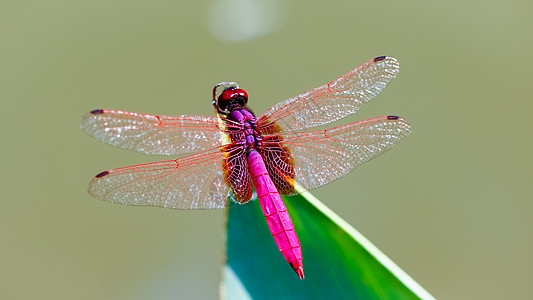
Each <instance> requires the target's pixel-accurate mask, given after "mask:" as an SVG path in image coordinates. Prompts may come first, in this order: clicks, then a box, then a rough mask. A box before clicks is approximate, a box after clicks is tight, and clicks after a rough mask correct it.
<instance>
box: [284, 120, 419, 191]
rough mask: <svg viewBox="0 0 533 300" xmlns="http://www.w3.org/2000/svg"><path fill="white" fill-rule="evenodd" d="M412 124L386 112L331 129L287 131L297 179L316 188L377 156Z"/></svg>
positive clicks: (403, 135)
mask: <svg viewBox="0 0 533 300" xmlns="http://www.w3.org/2000/svg"><path fill="white" fill-rule="evenodd" d="M409 132H410V126H409V124H407V122H405V121H404V120H403V119H402V118H399V117H396V116H385V117H379V118H374V119H369V120H365V121H361V122H355V123H351V124H347V125H344V126H339V127H335V128H331V129H328V130H317V131H308V132H294V133H293V132H290V133H287V134H284V139H283V145H284V146H285V147H286V148H288V149H290V153H291V155H292V159H293V165H294V170H295V180H296V182H297V183H298V184H300V185H302V186H303V187H304V188H306V189H315V188H318V187H320V186H322V185H324V184H327V183H329V182H331V181H333V180H335V179H338V178H340V177H342V176H344V175H345V174H347V173H348V172H350V171H352V170H353V169H354V168H355V167H357V166H359V165H360V164H362V163H364V162H366V161H368V160H370V159H372V158H374V157H377V156H379V155H381V154H383V153H384V152H386V151H387V150H389V149H391V148H392V147H393V146H394V145H396V144H398V142H400V140H402V139H403V138H404V137H406V136H407V135H408V134H409Z"/></svg>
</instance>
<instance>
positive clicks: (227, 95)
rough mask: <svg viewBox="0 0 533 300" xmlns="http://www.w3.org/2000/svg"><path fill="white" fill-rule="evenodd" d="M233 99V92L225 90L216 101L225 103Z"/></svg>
mask: <svg viewBox="0 0 533 300" xmlns="http://www.w3.org/2000/svg"><path fill="white" fill-rule="evenodd" d="M233 97H235V90H225V91H223V92H222V94H220V96H218V101H224V102H227V101H229V100H230V99H231V98H233Z"/></svg>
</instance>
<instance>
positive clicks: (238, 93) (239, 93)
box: [233, 89, 248, 100]
mask: <svg viewBox="0 0 533 300" xmlns="http://www.w3.org/2000/svg"><path fill="white" fill-rule="evenodd" d="M233 92H234V94H233V97H236V96H241V97H244V98H245V99H246V100H248V93H246V91H245V90H243V89H235V90H233Z"/></svg>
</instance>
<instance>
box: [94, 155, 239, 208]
mask: <svg viewBox="0 0 533 300" xmlns="http://www.w3.org/2000/svg"><path fill="white" fill-rule="evenodd" d="M223 163H224V153H223V152H221V151H220V149H212V150H210V151H204V152H201V153H198V154H194V155H189V156H186V157H183V158H180V159H175V160H169V161H161V162H154V163H147V164H141V165H135V166H129V167H123V168H118V169H112V170H109V171H105V172H102V173H100V174H98V175H96V177H94V178H93V179H92V181H91V183H90V184H89V194H90V195H91V196H93V197H95V198H98V199H101V200H105V201H109V202H113V203H119V204H125V205H147V206H159V207H165V208H172V209H214V208H221V207H224V206H225V204H226V199H227V198H228V195H229V193H230V188H229V187H228V186H227V185H226V183H225V181H224V179H225V175H224V171H223Z"/></svg>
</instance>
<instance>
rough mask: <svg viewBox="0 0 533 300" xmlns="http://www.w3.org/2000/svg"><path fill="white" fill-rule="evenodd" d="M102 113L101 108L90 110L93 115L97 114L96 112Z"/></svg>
mask: <svg viewBox="0 0 533 300" xmlns="http://www.w3.org/2000/svg"><path fill="white" fill-rule="evenodd" d="M103 113H104V110H103V109H95V110H91V114H93V115H98V114H103Z"/></svg>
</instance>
